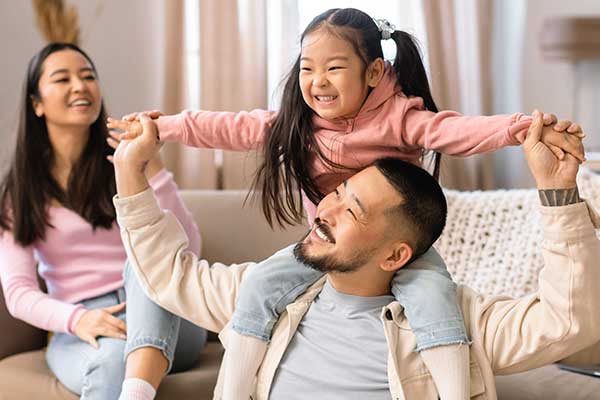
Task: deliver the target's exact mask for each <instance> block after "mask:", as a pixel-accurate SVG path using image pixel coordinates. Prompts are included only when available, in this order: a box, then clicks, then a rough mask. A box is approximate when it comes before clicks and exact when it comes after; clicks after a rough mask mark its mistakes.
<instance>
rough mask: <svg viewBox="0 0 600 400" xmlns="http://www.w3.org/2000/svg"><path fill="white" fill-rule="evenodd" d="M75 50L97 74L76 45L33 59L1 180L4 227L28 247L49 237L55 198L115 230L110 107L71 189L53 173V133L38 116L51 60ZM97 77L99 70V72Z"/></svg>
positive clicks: (57, 46)
mask: <svg viewBox="0 0 600 400" xmlns="http://www.w3.org/2000/svg"><path fill="white" fill-rule="evenodd" d="M61 50H74V51H76V52H78V53H80V54H81V55H82V56H84V57H85V58H86V59H87V61H88V62H89V63H90V65H91V67H92V69H93V70H94V73H96V67H95V66H94V63H93V62H92V60H91V59H90V57H89V56H88V55H87V54H86V53H85V52H84V51H83V50H81V49H80V48H79V47H77V46H75V45H73V44H70V43H50V44H48V45H47V46H46V47H44V48H43V49H41V50H40V51H39V52H38V53H37V54H36V55H34V56H33V58H32V59H31V61H29V66H28V68H27V76H26V78H25V83H24V87H23V98H22V99H21V107H22V108H21V111H20V115H19V124H18V128H17V144H16V150H15V152H14V155H13V158H12V161H11V164H10V167H9V170H8V173H7V174H6V175H5V176H4V179H3V180H2V183H1V184H0V228H2V229H5V230H12V233H13V235H14V238H15V242H17V243H19V244H20V245H22V246H28V245H30V244H32V243H33V242H35V241H36V240H38V239H41V240H43V239H44V238H45V231H46V227H52V225H51V224H50V223H49V221H48V213H47V210H48V207H49V204H50V200H51V199H55V200H57V201H58V202H59V203H61V204H62V205H63V206H65V207H67V208H69V209H71V210H73V211H75V212H76V213H77V214H79V215H80V216H81V217H82V218H83V219H85V220H86V221H88V222H89V223H90V224H91V225H92V226H93V227H94V229H96V228H98V227H102V228H106V229H110V228H111V226H112V224H113V222H114V221H115V217H116V215H115V209H114V207H113V205H112V197H113V196H114V195H115V193H116V185H115V173H114V169H113V166H112V165H111V164H110V162H109V161H108V160H107V159H106V156H107V155H109V154H112V152H113V150H112V148H111V147H110V146H109V145H108V144H107V142H106V138H107V137H108V128H107V127H106V124H105V121H106V110H105V108H104V103H102V104H101V108H100V115H99V116H98V119H97V120H96V121H94V123H93V124H92V125H91V126H90V135H89V139H88V142H87V144H86V146H85V148H84V150H83V152H82V154H81V157H80V158H79V161H78V162H77V163H76V164H75V165H74V166H73V168H72V170H71V173H70V175H69V180H68V183H67V188H66V190H63V189H62V188H61V186H60V185H59V184H58V182H57V181H56V179H54V177H53V176H52V173H51V170H52V164H53V163H54V160H55V155H54V151H53V149H52V145H51V143H50V138H49V137H48V129H47V127H46V119H45V118H44V117H43V116H42V117H38V116H37V115H36V114H35V112H34V108H33V100H34V99H40V93H39V86H38V85H39V81H40V77H41V75H42V72H43V64H44V61H45V60H46V58H47V57H48V56H49V55H50V54H52V53H55V52H57V51H61ZM96 76H97V74H96Z"/></svg>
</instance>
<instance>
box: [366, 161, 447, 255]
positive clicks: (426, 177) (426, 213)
mask: <svg viewBox="0 0 600 400" xmlns="http://www.w3.org/2000/svg"><path fill="white" fill-rule="evenodd" d="M373 165H374V166H375V167H376V168H377V169H378V170H379V172H381V174H382V175H383V176H384V177H385V178H386V179H387V181H388V182H389V183H390V185H392V187H393V188H394V189H396V191H397V192H398V193H399V194H400V196H401V197H402V199H403V201H402V202H401V203H400V204H398V205H395V206H393V207H391V208H389V209H388V210H386V213H389V214H390V215H392V216H393V218H397V219H398V221H399V222H400V223H399V226H401V225H403V226H405V227H406V228H408V231H409V232H411V234H412V235H413V236H412V243H411V245H412V247H413V257H412V259H415V258H416V257H419V256H420V255H422V254H423V253H425V252H426V251H427V250H429V248H430V247H431V246H432V245H433V243H435V241H436V240H437V239H438V238H439V237H440V235H441V234H442V231H443V230H444V226H445V224H446V214H447V212H448V206H447V204H446V197H445V196H444V192H443V191H442V188H441V187H440V185H439V184H438V182H437V181H436V180H435V179H434V178H433V176H431V175H430V174H429V173H428V172H427V171H425V170H424V169H422V168H420V167H417V166H416V165H414V164H411V163H408V162H406V161H402V160H400V159H397V158H381V159H379V160H377V161H375V163H374V164H373Z"/></svg>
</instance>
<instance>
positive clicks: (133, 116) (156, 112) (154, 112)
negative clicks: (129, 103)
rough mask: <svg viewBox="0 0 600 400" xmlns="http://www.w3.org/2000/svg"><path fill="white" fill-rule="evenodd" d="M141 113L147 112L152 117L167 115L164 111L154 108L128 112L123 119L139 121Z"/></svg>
mask: <svg viewBox="0 0 600 400" xmlns="http://www.w3.org/2000/svg"><path fill="white" fill-rule="evenodd" d="M141 114H145V115H147V116H149V117H150V118H152V119H157V118H158V117H160V116H162V115H165V114H164V113H163V112H162V111H159V110H152V111H142V112H134V113H131V114H127V115H125V116H124V117H123V118H121V119H122V120H124V121H139V120H140V115H141Z"/></svg>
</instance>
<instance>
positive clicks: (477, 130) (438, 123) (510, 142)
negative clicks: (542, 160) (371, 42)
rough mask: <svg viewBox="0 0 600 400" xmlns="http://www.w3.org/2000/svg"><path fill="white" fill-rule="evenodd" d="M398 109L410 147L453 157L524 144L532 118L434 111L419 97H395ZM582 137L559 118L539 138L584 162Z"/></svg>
mask: <svg viewBox="0 0 600 400" xmlns="http://www.w3.org/2000/svg"><path fill="white" fill-rule="evenodd" d="M395 101H396V102H397V104H396V106H397V107H398V108H400V109H402V110H403V111H402V112H401V116H400V117H401V121H402V123H401V132H400V135H401V138H402V142H403V143H404V144H405V145H407V146H409V147H412V146H414V147H420V148H424V149H427V150H435V151H439V152H440V153H443V154H448V155H453V156H470V155H473V154H480V153H486V152H490V151H494V150H498V149H500V148H503V147H506V146H516V145H520V144H521V143H523V141H524V140H525V136H526V133H527V130H528V129H529V126H530V125H531V117H530V116H528V115H524V114H520V113H517V114H512V115H493V116H477V117H470V116H465V115H462V114H460V113H458V112H456V111H440V112H437V113H434V112H431V111H427V110H424V107H423V100H422V99H421V98H419V97H412V98H406V97H397V98H396V100H395ZM584 136H585V134H583V132H581V127H580V126H579V125H578V124H572V123H571V122H570V121H559V122H558V123H556V124H555V125H554V127H553V126H545V127H544V131H543V133H542V141H543V142H544V143H545V144H546V145H548V146H549V147H551V149H552V150H553V152H554V153H555V154H556V156H557V157H559V158H562V157H563V156H564V153H569V154H571V155H573V156H574V157H575V158H577V159H579V160H580V161H583V160H584V159H585V157H584V151H583V145H582V143H581V139H582V138H583V137H584Z"/></svg>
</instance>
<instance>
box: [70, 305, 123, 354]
mask: <svg viewBox="0 0 600 400" xmlns="http://www.w3.org/2000/svg"><path fill="white" fill-rule="evenodd" d="M123 309H125V303H120V304H117V305H115V306H111V307H106V308H98V309H95V310H88V311H86V312H85V313H84V314H83V315H82V316H81V318H80V319H79V321H77V325H76V326H75V334H76V335H77V336H78V337H79V338H80V339H81V340H83V341H84V342H87V343H89V344H90V345H91V346H92V347H94V348H96V349H97V348H98V341H97V340H96V338H97V337H98V336H106V337H112V338H116V339H127V325H126V324H125V322H123V321H122V320H120V319H119V318H117V317H115V316H114V315H113V314H117V313H119V312H121V311H123Z"/></svg>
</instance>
